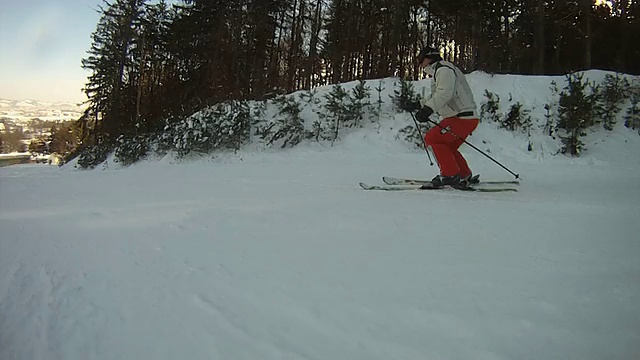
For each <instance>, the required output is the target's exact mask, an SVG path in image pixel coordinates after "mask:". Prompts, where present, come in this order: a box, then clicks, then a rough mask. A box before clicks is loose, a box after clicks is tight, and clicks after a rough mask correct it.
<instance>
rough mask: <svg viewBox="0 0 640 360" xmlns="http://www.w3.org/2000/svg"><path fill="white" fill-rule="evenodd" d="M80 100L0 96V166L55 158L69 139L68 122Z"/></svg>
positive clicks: (77, 110)
mask: <svg viewBox="0 0 640 360" xmlns="http://www.w3.org/2000/svg"><path fill="white" fill-rule="evenodd" d="M83 112H84V107H83V105H82V104H75V103H70V102H44V101H37V100H8V99H0V154H2V156H0V166H2V165H7V164H14V163H24V162H48V163H50V162H52V161H51V155H52V154H54V159H55V161H54V162H58V161H59V159H58V158H59V157H60V155H61V154H64V153H65V152H66V151H67V150H68V148H69V147H70V146H72V144H71V143H70V142H73V136H72V134H70V133H71V132H72V126H71V125H72V124H73V122H74V121H76V120H78V119H79V118H80V117H81V116H82V114H83Z"/></svg>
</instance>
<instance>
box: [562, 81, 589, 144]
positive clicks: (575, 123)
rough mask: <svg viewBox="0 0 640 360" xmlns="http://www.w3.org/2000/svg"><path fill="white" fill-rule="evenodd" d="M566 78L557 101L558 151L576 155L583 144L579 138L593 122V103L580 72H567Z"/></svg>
mask: <svg viewBox="0 0 640 360" xmlns="http://www.w3.org/2000/svg"><path fill="white" fill-rule="evenodd" d="M566 80H567V84H566V86H565V87H564V89H563V90H562V91H561V92H560V99H559V101H558V135H559V136H560V139H561V140H562V144H563V147H562V149H561V150H560V151H561V152H562V153H563V154H567V153H568V154H570V155H572V156H578V155H580V152H581V151H582V147H583V146H584V143H583V142H582V140H581V138H582V137H583V136H585V135H586V133H585V129H587V128H589V127H590V126H591V125H592V124H593V123H594V119H593V112H592V108H593V103H592V101H591V99H590V98H589V95H590V94H588V93H587V82H585V81H583V75H582V74H577V73H572V74H568V75H567V76H566Z"/></svg>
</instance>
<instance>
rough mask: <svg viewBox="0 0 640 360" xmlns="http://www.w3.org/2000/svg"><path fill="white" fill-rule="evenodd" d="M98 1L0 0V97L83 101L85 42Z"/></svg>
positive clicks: (88, 43)
mask: <svg viewBox="0 0 640 360" xmlns="http://www.w3.org/2000/svg"><path fill="white" fill-rule="evenodd" d="M100 4H102V1H101V0H19V1H16V0H0V98H3V99H12V100H23V99H33V100H40V101H73V102H80V101H84V100H86V96H85V95H84V93H83V92H82V87H83V86H84V85H85V83H86V80H87V76H88V75H89V72H88V71H85V70H83V69H82V68H81V60H82V58H84V57H85V56H86V52H87V50H89V47H90V46H91V33H92V32H93V31H94V30H95V28H96V25H97V23H98V20H99V18H100V15H99V13H98V12H97V11H96V9H97V7H98V5H100Z"/></svg>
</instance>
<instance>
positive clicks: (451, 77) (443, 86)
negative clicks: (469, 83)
mask: <svg viewBox="0 0 640 360" xmlns="http://www.w3.org/2000/svg"><path fill="white" fill-rule="evenodd" d="M437 73H438V74H437V76H435V78H436V90H435V91H434V92H433V94H431V96H430V97H428V98H427V99H423V101H422V105H423V106H428V107H430V108H432V109H433V111H435V112H438V111H439V110H440V109H442V107H443V106H444V105H445V104H446V103H448V102H449V100H451V98H452V97H453V94H454V93H455V86H456V74H455V72H454V71H453V69H451V68H449V67H446V66H442V67H441V68H439V69H438V71H437Z"/></svg>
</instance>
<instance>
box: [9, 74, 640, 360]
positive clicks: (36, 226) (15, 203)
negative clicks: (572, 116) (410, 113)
mask: <svg viewBox="0 0 640 360" xmlns="http://www.w3.org/2000/svg"><path fill="white" fill-rule="evenodd" d="M471 78H472V82H473V84H474V85H473V86H474V88H476V89H477V88H479V86H480V84H482V83H487V84H489V85H487V86H492V89H493V90H496V91H498V92H501V93H509V92H517V91H515V90H513V89H516V90H517V89H519V90H518V91H521V94H520V95H519V96H521V99H528V100H530V103H529V104H534V103H536V104H543V103H544V100H541V99H544V97H545V96H546V95H547V93H548V87H546V85H545V83H546V84H548V83H549V82H550V80H551V78H545V77H541V78H537V79H530V81H531V83H530V85H528V84H529V82H528V81H529V79H528V78H518V77H512V76H506V75H505V76H501V77H498V76H496V77H493V78H491V77H490V76H489V75H485V74H474V75H473V76H471ZM537 81H539V82H540V83H538V82H537ZM494 82H496V83H494ZM425 84H428V82H425ZM509 86H511V87H509ZM389 87H390V85H389ZM501 97H502V96H501ZM534 112H535V110H534ZM400 124H403V125H406V124H409V125H411V122H410V121H408V119H407V118H406V117H404V116H400V115H398V116H396V117H395V118H393V119H391V120H388V121H386V122H384V123H383V126H381V131H379V132H378V131H376V130H375V129H363V130H359V131H354V132H352V133H349V134H345V135H344V136H343V141H341V142H338V143H336V145H335V146H334V147H329V146H326V145H319V144H303V145H300V146H299V147H297V148H294V149H290V150H283V151H275V150H270V151H263V152H256V151H254V149H251V148H249V149H245V150H243V151H240V152H239V153H237V154H220V155H217V156H215V157H212V156H202V157H200V158H198V157H192V158H190V159H187V160H177V159H176V158H175V157H174V156H171V155H167V156H165V157H162V158H154V159H149V160H146V161H143V162H141V163H138V164H136V165H134V166H131V167H128V168H123V167H120V166H119V165H117V164H114V163H113V161H112V160H110V161H109V162H108V163H107V164H104V165H101V166H98V168H97V169H96V170H93V171H79V170H76V169H75V168H74V167H73V164H69V165H67V166H64V167H62V168H58V167H52V166H44V165H18V166H11V167H6V168H0V229H1V230H0V359H3V360H4V359H177V358H181V359H367V360H373V359H447V360H450V359H496V360H497V359H581V360H583V359H633V358H635V357H638V356H640V307H639V306H638V304H639V303H640V261H639V257H640V241H639V240H638V235H637V234H638V233H640V223H639V222H638V215H640V201H639V200H640V186H639V185H638V178H639V176H640V159H639V158H638V157H637V154H638V151H640V137H638V135H637V133H636V132H633V131H631V130H628V129H625V128H624V127H623V126H621V125H620V124H619V125H618V126H617V127H616V129H615V130H614V131H613V132H605V131H597V130H596V131H592V132H591V133H590V134H589V137H588V138H587V140H586V141H585V143H586V144H587V148H588V150H587V151H586V152H585V153H584V154H583V156H582V157H580V158H575V159H574V158H568V157H565V156H562V155H557V156H554V155H553V153H555V152H556V151H557V142H551V141H550V140H545V138H543V137H542V136H537V137H535V138H534V142H535V145H534V151H533V152H528V151H527V150H526V144H527V142H526V140H525V139H524V138H523V137H522V136H520V135H517V134H512V133H509V132H506V131H503V130H499V129H497V128H496V127H495V126H494V125H492V124H486V123H483V124H482V125H481V127H480V128H479V129H478V130H477V131H476V132H475V133H474V134H473V136H472V137H470V138H469V141H470V142H471V143H472V144H475V145H477V146H478V147H480V148H481V149H482V150H488V151H490V154H491V155H492V156H493V157H495V158H496V159H497V160H499V161H501V162H502V163H503V164H504V165H505V166H507V167H509V168H511V169H512V170H513V171H515V172H517V173H519V174H521V176H522V178H523V179H524V180H523V182H522V184H521V185H518V189H519V192H517V193H466V192H457V191H441V192H371V191H370V192H367V191H363V190H361V189H360V188H359V187H358V185H357V184H358V182H360V181H364V182H367V183H371V184H376V183H379V182H380V176H383V175H389V176H396V177H419V178H431V177H432V176H433V175H435V173H436V172H437V169H436V168H435V167H430V166H429V164H428V162H427V159H426V155H425V154H424V151H422V150H420V149H413V148H410V147H409V146H408V145H407V144H405V143H403V142H402V141H400V140H397V139H396V138H395V137H394V136H393V135H392V134H393V131H392V130H391V128H394V127H395V129H396V130H397V126H399V125H400ZM554 146H555V148H554ZM462 152H463V153H464V154H465V156H467V159H468V161H469V163H470V165H471V167H472V169H473V170H474V172H477V173H480V174H481V177H482V178H484V179H512V177H511V176H510V175H509V174H508V173H506V172H505V171H504V170H502V169H500V168H499V167H498V166H496V165H495V164H494V163H492V162H491V161H489V160H488V159H486V158H485V157H484V156H483V155H481V154H479V153H477V152H475V151H474V150H473V149H471V148H469V147H467V146H466V145H465V146H464V147H463V148H462Z"/></svg>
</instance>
